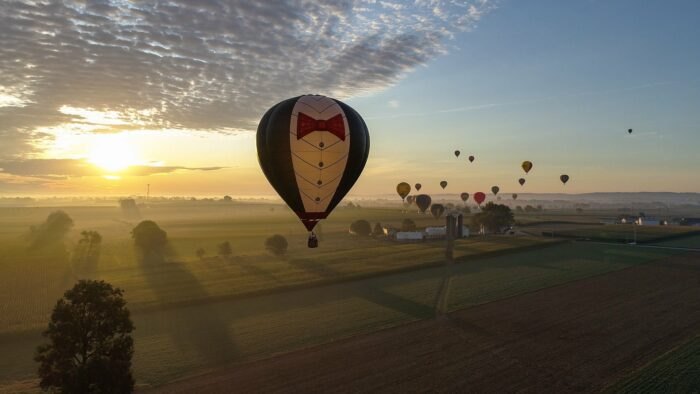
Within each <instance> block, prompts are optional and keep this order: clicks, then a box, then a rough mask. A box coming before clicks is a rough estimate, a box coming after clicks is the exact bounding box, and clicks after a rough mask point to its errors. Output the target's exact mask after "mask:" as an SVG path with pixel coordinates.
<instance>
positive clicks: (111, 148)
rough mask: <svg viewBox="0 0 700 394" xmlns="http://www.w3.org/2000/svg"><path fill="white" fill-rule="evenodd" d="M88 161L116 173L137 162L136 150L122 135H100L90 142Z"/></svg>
mask: <svg viewBox="0 0 700 394" xmlns="http://www.w3.org/2000/svg"><path fill="white" fill-rule="evenodd" d="M88 161H89V162H90V163H92V164H94V165H96V166H98V167H100V168H102V169H103V170H105V171H108V172H110V173H116V172H119V171H123V170H125V169H126V168H128V167H130V166H133V165H136V164H138V162H139V161H138V151H137V148H136V146H134V144H133V143H130V142H129V141H128V140H127V139H126V138H125V136H124V135H119V134H111V135H100V136H98V137H97V138H96V139H95V140H94V141H93V142H92V144H91V146H90V149H89V153H88Z"/></svg>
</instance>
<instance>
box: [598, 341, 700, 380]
mask: <svg viewBox="0 0 700 394" xmlns="http://www.w3.org/2000/svg"><path fill="white" fill-rule="evenodd" d="M607 391H608V392H614V393H695V392H698V391H700V337H697V338H694V339H692V340H691V341H689V342H688V343H684V344H682V345H681V346H679V347H678V348H677V349H674V350H672V351H671V352H669V353H668V354H665V355H663V356H662V357H660V358H659V359H658V360H656V361H654V362H652V363H651V364H650V365H648V366H646V367H644V368H642V369H641V370H640V371H638V372H636V373H634V374H633V375H632V376H631V377H629V378H627V379H624V380H623V381H622V382H620V383H618V384H615V385H614V386H612V387H611V388H610V389H609V390H607Z"/></svg>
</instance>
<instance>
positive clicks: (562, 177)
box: [559, 174, 569, 185]
mask: <svg viewBox="0 0 700 394" xmlns="http://www.w3.org/2000/svg"><path fill="white" fill-rule="evenodd" d="M559 180H561V183H563V184H565V185H566V182H569V176H568V175H566V174H564V175H562V176H560V177H559Z"/></svg>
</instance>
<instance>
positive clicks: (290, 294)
mask: <svg viewBox="0 0 700 394" xmlns="http://www.w3.org/2000/svg"><path fill="white" fill-rule="evenodd" d="M672 253H674V252H673V251H667V250H656V249H655V250H648V249H644V250H642V249H635V248H630V247H627V246H625V245H619V246H617V245H612V246H609V245H584V244H577V243H565V244H558V245H553V246H551V247H547V248H543V249H535V250H525V251H521V252H519V253H514V254H505V255H501V256H495V257H490V258H475V259H469V260H468V261H466V262H464V263H461V264H456V265H454V266H452V267H450V269H449V271H447V272H448V273H449V274H450V275H451V279H450V284H451V285H450V287H449V288H450V290H449V297H448V302H447V304H448V305H449V308H451V309H454V308H461V307H466V306H472V305H478V304H482V303H486V302H490V301H494V300H498V299H503V298H507V297H511V296H514V295H517V294H522V293H527V292H529V291H533V290H536V289H540V288H545V287H550V286H553V285H557V284H561V283H565V282H568V281H573V280H577V279H582V278H586V277H590V276H592V275H598V274H602V273H605V272H610V271H614V270H619V269H623V268H627V267H631V266H634V265H637V264H642V263H645V262H649V261H652V260H655V259H658V258H663V257H664V256H668V255H669V254H672ZM306 269H307V270H309V271H312V272H315V268H314V267H306ZM445 273H446V269H445V268H442V267H438V268H429V269H421V270H415V271H410V272H404V273H397V274H393V275H386V276H381V277H376V278H367V279H361V280H356V281H350V282H346V283H339V284H333V285H327V286H321V287H313V288H308V289H303V290H296V291H287V292H281V293H274V294H269V295H266V296H260V297H253V298H248V299H240V300H235V299H234V300H229V301H221V302H210V303H200V304H196V305H181V306H178V307H170V308H161V309H151V310H149V311H145V312H138V311H135V313H134V315H133V319H134V322H135V325H136V327H137V329H136V331H135V333H134V337H135V345H136V354H135V358H134V366H135V374H136V377H137V381H138V383H139V384H140V385H141V386H143V387H146V386H149V385H159V384H162V383H165V382H168V381H171V380H174V379H177V378H180V377H182V376H186V375H190V374H194V373H197V372H201V371H205V370H208V369H212V368H216V367H218V366H220V365H222V364H226V363H231V362H240V361H244V360H251V359H256V358H261V357H267V356H270V355H273V354H279V353H282V352H288V351H292V350H295V349H299V348H304V347H308V346H312V345H318V344H321V343H325V342H330V341H335V340H338V339H341V338H345V337H349V336H353V335H357V334H361V333H368V332H372V331H376V330H379V329H382V328H386V327H391V326H396V325H400V324H404V323H407V322H411V321H415V320H420V319H426V318H431V317H433V316H434V313H435V312H434V309H433V307H434V304H435V301H436V298H437V294H438V290H439V288H440V285H441V283H442V280H443V278H444V276H445ZM183 278H187V276H184V277H183ZM190 278H191V277H190ZM182 285H183V286H184V285H187V282H186V281H185V282H183V283H182ZM194 288H197V286H195V287H194ZM200 288H201V287H200ZM126 297H127V299H128V297H129V293H128V292H127V293H126ZM39 341H40V338H39V337H38V332H34V333H31V332H25V333H18V334H4V335H1V336H0V347H2V349H0V351H2V352H3V354H6V355H9V356H10V357H7V358H3V359H2V360H0V371H2V376H0V382H2V383H0V385H5V388H7V387H13V386H14V385H15V384H18V383H17V382H22V381H24V380H26V379H31V378H32V377H33V372H34V368H35V365H34V363H33V362H32V360H31V355H32V353H33V349H34V347H35V346H36V344H37V343H38V342H39ZM2 387H3V386H0V391H2Z"/></svg>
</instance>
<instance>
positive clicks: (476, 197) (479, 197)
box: [474, 192, 486, 205]
mask: <svg viewBox="0 0 700 394" xmlns="http://www.w3.org/2000/svg"><path fill="white" fill-rule="evenodd" d="M485 200H486V194H484V193H482V192H476V193H474V201H476V203H477V204H479V205H481V203H482V202H484V201H485Z"/></svg>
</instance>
